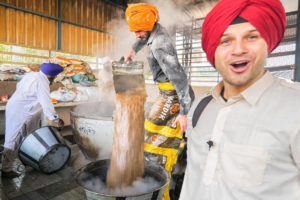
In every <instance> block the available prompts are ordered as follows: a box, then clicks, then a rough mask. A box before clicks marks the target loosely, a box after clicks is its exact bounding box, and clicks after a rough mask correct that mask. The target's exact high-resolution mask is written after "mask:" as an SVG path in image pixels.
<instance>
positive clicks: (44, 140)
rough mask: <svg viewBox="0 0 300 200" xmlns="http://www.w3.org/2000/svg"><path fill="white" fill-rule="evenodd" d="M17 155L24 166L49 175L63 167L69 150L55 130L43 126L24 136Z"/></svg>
mask: <svg viewBox="0 0 300 200" xmlns="http://www.w3.org/2000/svg"><path fill="white" fill-rule="evenodd" d="M18 154H19V158H20V160H21V161H22V162H23V163H24V164H25V165H29V166H31V167H33V168H35V169H36V170H39V171H41V172H44V173H46V174H50V173H54V172H56V171H59V170H60V169H61V168H63V167H64V165H65V164H66V163H67V161H68V160H69V158H70V155H71V150H70V148H69V147H68V146H67V145H66V144H65V143H64V140H63V138H62V137H61V136H60V133H59V132H58V130H57V129H56V128H53V127H50V126H45V127H42V128H39V129H37V130H35V131H34V132H32V133H31V134H29V135H28V136H26V138H25V139H24V140H23V141H22V143H21V145H20V148H19V152H18Z"/></svg>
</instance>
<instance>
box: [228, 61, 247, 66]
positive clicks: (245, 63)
mask: <svg viewBox="0 0 300 200" xmlns="http://www.w3.org/2000/svg"><path fill="white" fill-rule="evenodd" d="M248 63H249V62H248V61H239V62H235V63H232V64H231V66H233V67H234V68H242V67H245V66H247V64H248Z"/></svg>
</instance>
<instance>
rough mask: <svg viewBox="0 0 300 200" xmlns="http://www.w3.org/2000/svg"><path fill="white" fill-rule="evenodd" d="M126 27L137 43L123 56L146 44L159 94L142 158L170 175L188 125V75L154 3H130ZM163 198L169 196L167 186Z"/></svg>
mask: <svg viewBox="0 0 300 200" xmlns="http://www.w3.org/2000/svg"><path fill="white" fill-rule="evenodd" d="M126 20H127V22H128V25H129V30H130V31H132V32H135V35H136V37H137V42H136V43H135V44H134V45H133V47H132V49H131V51H130V52H129V53H128V54H127V55H126V56H125V62H129V61H130V60H132V59H133V58H134V56H135V54H136V53H137V52H138V51H139V50H140V49H142V48H143V47H144V46H146V45H147V46H148V57H147V58H148V62H149V66H150V69H151V71H152V73H153V80H154V82H156V83H158V87H159V90H160V96H159V98H158V99H157V101H156V102H155V104H154V105H153V107H152V109H151V112H150V114H149V116H148V117H147V119H146V120H145V131H146V136H145V145H144V147H145V148H144V150H145V157H146V159H147V160H152V161H153V160H156V162H157V163H158V164H160V165H162V166H164V167H165V169H166V170H167V171H168V173H169V174H171V172H172V169H173V166H174V165H175V164H176V161H177V153H178V149H179V146H180V144H181V142H182V134H183V132H184V131H185V130H186V127H187V113H188V111H189V109H190V105H191V97H190V93H189V91H191V94H193V93H192V90H189V85H188V80H187V76H186V74H185V72H184V69H183V67H182V66H181V65H180V63H179V62H178V58H177V53H176V49H175V47H174V46H173V43H172V39H171V38H170V36H169V35H168V33H167V31H166V30H165V29H164V28H163V27H162V26H161V25H160V24H159V23H158V20H159V13H158V10H157V9H156V7H155V6H153V5H151V4H146V3H138V4H131V5H129V6H128V8H127V9H126ZM163 199H164V200H168V199H169V193H168V187H167V188H166V190H165V193H164V196H163Z"/></svg>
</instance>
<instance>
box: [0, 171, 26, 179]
mask: <svg viewBox="0 0 300 200" xmlns="http://www.w3.org/2000/svg"><path fill="white" fill-rule="evenodd" d="M21 174H22V173H19V172H15V171H9V172H5V171H2V173H1V176H2V177H3V178H17V177H19V176H20V175H21Z"/></svg>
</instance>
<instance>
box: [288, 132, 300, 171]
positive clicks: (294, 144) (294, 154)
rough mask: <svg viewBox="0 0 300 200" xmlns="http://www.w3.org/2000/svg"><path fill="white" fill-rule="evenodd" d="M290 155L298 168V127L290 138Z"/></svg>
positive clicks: (299, 144)
mask: <svg viewBox="0 0 300 200" xmlns="http://www.w3.org/2000/svg"><path fill="white" fill-rule="evenodd" d="M290 144H291V152H292V157H293V159H294V161H295V163H296V165H297V167H298V169H299V170H300V129H299V130H298V131H297V132H296V133H295V134H294V135H292V136H291V138H290Z"/></svg>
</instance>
